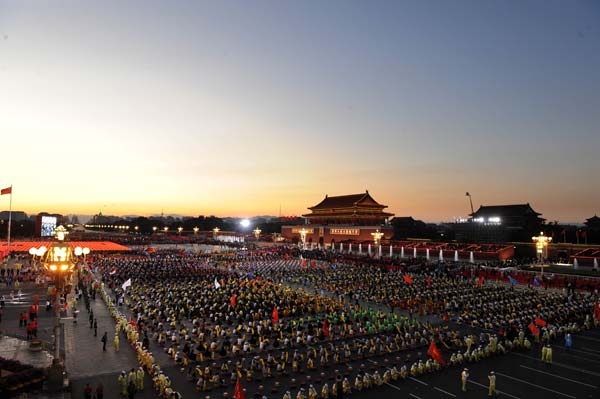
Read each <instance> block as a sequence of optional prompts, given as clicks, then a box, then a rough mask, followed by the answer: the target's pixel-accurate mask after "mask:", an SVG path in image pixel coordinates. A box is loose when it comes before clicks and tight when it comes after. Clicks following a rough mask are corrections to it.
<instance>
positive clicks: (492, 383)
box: [488, 371, 496, 396]
mask: <svg viewBox="0 0 600 399" xmlns="http://www.w3.org/2000/svg"><path fill="white" fill-rule="evenodd" d="M488 380H489V381H490V386H489V390H488V396H495V395H496V373H494V372H493V371H490V374H489V375H488Z"/></svg>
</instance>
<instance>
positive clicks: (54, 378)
mask: <svg viewBox="0 0 600 399" xmlns="http://www.w3.org/2000/svg"><path fill="white" fill-rule="evenodd" d="M54 234H55V238H56V241H55V242H53V243H52V244H51V245H50V247H49V248H47V249H46V247H43V246H42V247H40V248H39V249H35V248H31V249H30V250H29V253H30V254H31V255H32V256H33V258H34V261H35V256H38V257H39V260H40V263H41V264H42V266H43V267H44V269H45V270H46V272H47V273H48V274H50V275H51V276H53V277H54V281H55V284H56V295H55V298H54V311H55V320H54V359H53V360H52V367H51V368H50V371H49V373H48V385H49V387H50V389H55V390H61V389H62V387H63V381H64V365H63V364H62V362H61V359H60V329H61V328H60V308H61V307H60V298H61V295H62V290H63V288H64V287H65V284H66V282H67V281H68V280H70V278H71V276H72V275H73V269H74V267H75V265H76V263H77V259H76V257H77V256H81V255H83V256H84V260H85V257H86V256H87V255H88V254H89V253H90V250H89V248H81V247H76V248H75V250H74V251H73V249H72V248H71V246H70V245H69V244H67V243H66V242H65V236H66V235H67V234H68V232H67V230H66V229H65V228H64V227H63V226H58V227H57V228H56V230H55V232H54Z"/></svg>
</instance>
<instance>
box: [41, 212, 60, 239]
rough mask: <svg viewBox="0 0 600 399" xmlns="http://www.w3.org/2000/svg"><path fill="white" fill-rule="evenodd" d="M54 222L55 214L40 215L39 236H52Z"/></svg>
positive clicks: (54, 226)
mask: <svg viewBox="0 0 600 399" xmlns="http://www.w3.org/2000/svg"><path fill="white" fill-rule="evenodd" d="M56 222H57V218H56V216H42V228H41V236H42V237H52V236H53V235H54V230H56Z"/></svg>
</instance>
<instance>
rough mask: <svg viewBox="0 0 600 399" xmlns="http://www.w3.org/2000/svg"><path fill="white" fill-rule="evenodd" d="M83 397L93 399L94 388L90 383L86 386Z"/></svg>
mask: <svg viewBox="0 0 600 399" xmlns="http://www.w3.org/2000/svg"><path fill="white" fill-rule="evenodd" d="M83 397H84V399H92V387H91V386H90V383H89V382H88V383H87V384H85V388H84V389H83Z"/></svg>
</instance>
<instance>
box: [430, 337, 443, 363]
mask: <svg viewBox="0 0 600 399" xmlns="http://www.w3.org/2000/svg"><path fill="white" fill-rule="evenodd" d="M427 354H428V355H429V356H431V358H432V359H433V360H435V361H436V362H438V363H439V364H441V365H442V366H443V365H445V364H446V362H445V361H444V358H443V356H442V352H440V350H439V349H438V347H437V346H436V345H435V341H434V340H431V345H429V350H427Z"/></svg>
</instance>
